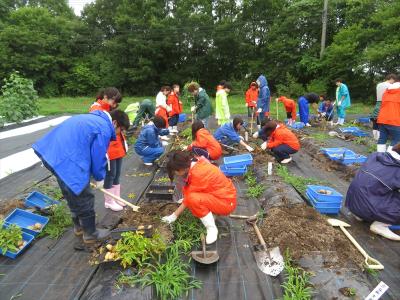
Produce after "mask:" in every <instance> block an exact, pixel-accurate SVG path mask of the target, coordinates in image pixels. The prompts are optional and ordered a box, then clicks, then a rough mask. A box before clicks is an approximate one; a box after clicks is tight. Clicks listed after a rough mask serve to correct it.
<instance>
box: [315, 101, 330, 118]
mask: <svg viewBox="0 0 400 300" xmlns="http://www.w3.org/2000/svg"><path fill="white" fill-rule="evenodd" d="M318 112H320V113H326V114H327V115H328V116H330V115H332V116H333V105H332V104H331V105H329V106H326V105H325V103H324V102H323V101H322V102H321V103H320V104H319V107H318Z"/></svg>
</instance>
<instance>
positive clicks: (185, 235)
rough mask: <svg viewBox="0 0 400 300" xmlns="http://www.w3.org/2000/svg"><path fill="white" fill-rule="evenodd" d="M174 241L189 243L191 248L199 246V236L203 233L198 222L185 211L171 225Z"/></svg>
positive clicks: (203, 229)
mask: <svg viewBox="0 0 400 300" xmlns="http://www.w3.org/2000/svg"><path fill="white" fill-rule="evenodd" d="M172 231H173V234H174V237H175V239H177V240H184V241H187V242H189V243H190V244H191V245H192V246H194V245H199V244H200V235H201V233H204V232H205V228H204V226H203V225H202V224H201V222H200V220H199V219H198V218H196V217H194V216H193V215H192V213H191V212H190V211H188V210H185V211H184V212H183V213H182V214H181V215H180V216H179V218H178V219H177V220H176V221H175V222H174V223H172Z"/></svg>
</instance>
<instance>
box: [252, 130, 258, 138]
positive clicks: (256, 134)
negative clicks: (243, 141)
mask: <svg viewBox="0 0 400 300" xmlns="http://www.w3.org/2000/svg"><path fill="white" fill-rule="evenodd" d="M253 138H255V139H256V138H258V131H256V132H254V133H253Z"/></svg>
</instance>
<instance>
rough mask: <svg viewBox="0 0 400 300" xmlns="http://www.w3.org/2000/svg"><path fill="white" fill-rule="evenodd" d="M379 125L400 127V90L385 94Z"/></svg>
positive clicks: (388, 91)
mask: <svg viewBox="0 0 400 300" xmlns="http://www.w3.org/2000/svg"><path fill="white" fill-rule="evenodd" d="M377 123H378V124H385V125H393V126H400V89H392V90H386V91H385V92H384V93H383V96H382V104H381V109H380V111H379V114H378V119H377Z"/></svg>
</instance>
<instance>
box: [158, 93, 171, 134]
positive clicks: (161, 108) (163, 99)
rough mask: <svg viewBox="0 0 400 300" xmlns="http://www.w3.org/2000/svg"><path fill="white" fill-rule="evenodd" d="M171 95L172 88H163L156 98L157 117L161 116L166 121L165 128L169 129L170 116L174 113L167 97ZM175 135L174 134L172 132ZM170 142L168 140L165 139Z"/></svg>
mask: <svg viewBox="0 0 400 300" xmlns="http://www.w3.org/2000/svg"><path fill="white" fill-rule="evenodd" d="M170 93H171V87H169V86H162V87H161V89H160V91H159V92H158V94H157V97H156V112H155V114H156V116H160V117H161V118H163V119H164V121H165V127H166V128H168V127H169V123H168V114H169V112H170V111H172V108H171V106H169V105H167V96H168V95H169V94H170ZM170 134H171V135H173V133H172V132H170ZM165 140H168V139H165Z"/></svg>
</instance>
